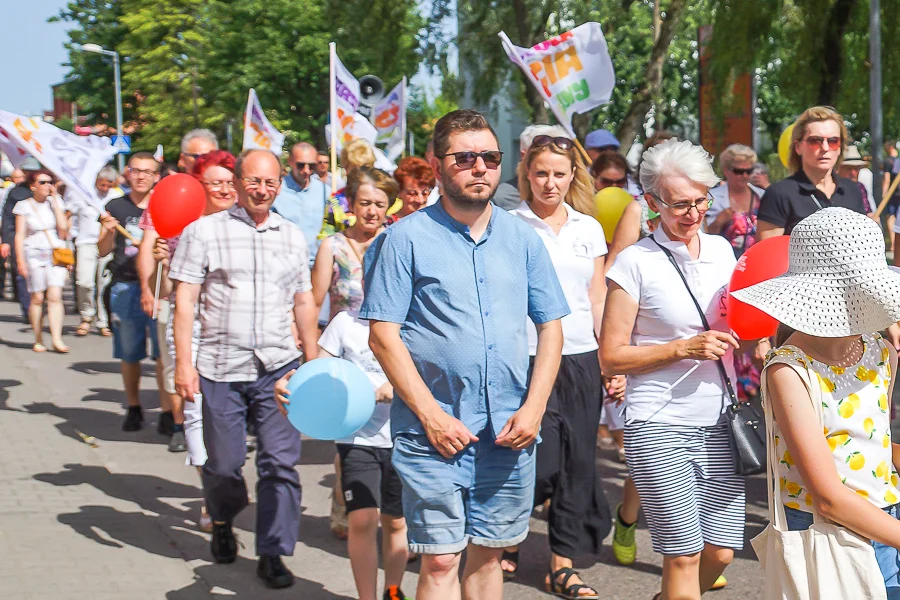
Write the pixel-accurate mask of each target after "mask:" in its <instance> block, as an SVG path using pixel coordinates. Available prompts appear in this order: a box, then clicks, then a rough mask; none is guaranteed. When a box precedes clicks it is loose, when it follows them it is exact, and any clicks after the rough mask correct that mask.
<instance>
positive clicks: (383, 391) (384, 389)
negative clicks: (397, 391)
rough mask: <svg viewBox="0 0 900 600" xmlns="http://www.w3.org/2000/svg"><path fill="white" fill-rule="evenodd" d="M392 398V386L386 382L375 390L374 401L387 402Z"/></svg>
mask: <svg viewBox="0 0 900 600" xmlns="http://www.w3.org/2000/svg"><path fill="white" fill-rule="evenodd" d="M393 399H394V386H392V385H391V384H390V383H386V384H384V385H383V386H381V387H380V388H378V389H377V390H375V402H383V403H384V404H389V403H390V402H391V401H392V400H393Z"/></svg>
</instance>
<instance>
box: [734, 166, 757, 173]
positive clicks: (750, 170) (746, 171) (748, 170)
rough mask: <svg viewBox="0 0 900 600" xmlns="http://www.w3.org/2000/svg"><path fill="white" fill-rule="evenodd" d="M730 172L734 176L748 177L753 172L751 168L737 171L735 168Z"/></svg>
mask: <svg viewBox="0 0 900 600" xmlns="http://www.w3.org/2000/svg"><path fill="white" fill-rule="evenodd" d="M731 172H732V173H734V174H735V175H749V174H750V173H752V172H753V167H750V168H749V169H738V168H736V167H732V168H731Z"/></svg>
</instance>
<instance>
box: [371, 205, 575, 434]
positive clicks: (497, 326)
mask: <svg viewBox="0 0 900 600" xmlns="http://www.w3.org/2000/svg"><path fill="white" fill-rule="evenodd" d="M568 313H569V307H568V305H567V304H566V299H565V296H564V295H563V292H562V289H561V287H560V285H559V281H558V280H557V278H556V272H555V270H554V269H553V263H551V262H550V256H549V255H548V254H547V250H546V248H545V247H544V244H543V243H542V242H541V240H540V238H539V237H538V236H537V234H536V233H535V232H534V231H533V230H532V229H531V228H530V227H529V226H528V225H527V224H526V223H525V222H523V221H522V220H521V219H519V218H517V217H514V216H512V215H510V214H509V213H507V212H505V211H503V210H500V209H498V208H496V207H494V209H493V211H492V213H491V220H490V223H489V225H488V227H487V230H486V231H485V233H484V235H482V237H481V239H480V240H478V241H477V242H475V241H474V240H473V239H472V237H471V236H470V235H469V228H468V226H466V225H463V224H462V223H459V222H458V221H456V220H454V219H453V218H452V217H451V216H450V215H449V214H447V211H446V210H444V207H443V204H442V203H441V202H438V203H437V204H435V205H433V206H429V207H427V208H425V209H422V210H420V211H418V212H416V213H414V214H412V215H409V216H408V217H405V218H403V219H401V220H400V221H399V222H398V223H396V224H394V225H391V226H390V227H388V228H387V230H385V232H384V233H383V234H381V235H380V236H379V237H378V238H376V239H375V241H374V242H373V243H372V246H371V247H370V248H369V250H368V252H366V256H365V299H364V301H363V305H362V309H361V312H360V317H361V318H363V319H369V320H374V321H388V322H391V323H400V324H401V325H402V327H401V329H400V335H401V338H402V340H403V342H404V344H406V347H407V348H408V349H409V352H410V354H411V355H412V358H413V361H414V362H415V364H416V368H417V370H418V371H419V375H421V377H422V379H423V380H424V381H425V384H426V385H427V386H428V388H429V389H430V390H431V393H432V394H433V395H434V398H435V400H437V402H438V404H440V406H441V408H443V409H444V411H445V412H447V413H448V414H451V415H453V416H454V417H456V418H457V419H459V420H460V421H462V422H463V424H465V425H466V427H468V428H469V430H470V431H471V432H472V433H474V434H475V435H479V432H481V431H482V430H483V429H484V428H485V427H486V426H488V425H489V426H490V427H491V428H492V429H493V432H494V435H497V434H498V433H499V432H500V430H501V429H502V428H503V426H504V425H505V424H506V422H507V420H509V418H510V417H511V416H512V414H513V413H514V412H515V411H516V410H518V409H519V407H521V406H522V403H523V402H524V400H525V395H526V380H527V374H528V336H527V334H526V331H525V323H526V319H525V317H526V316H528V317H530V318H531V320H532V321H533V322H535V323H546V322H548V321H553V320H555V319H560V318H562V317H564V316H565V315H567V314H568ZM399 400H401V401H397V400H396V399H395V401H394V402H393V403H392V406H391V430H392V434H393V435H394V436H396V435H398V434H400V433H424V429H423V428H422V424H421V423H420V422H419V420H418V419H417V418H416V416H415V414H413V412H412V411H411V410H410V409H409V407H408V406H407V405H406V404H405V403H404V402H402V398H399Z"/></svg>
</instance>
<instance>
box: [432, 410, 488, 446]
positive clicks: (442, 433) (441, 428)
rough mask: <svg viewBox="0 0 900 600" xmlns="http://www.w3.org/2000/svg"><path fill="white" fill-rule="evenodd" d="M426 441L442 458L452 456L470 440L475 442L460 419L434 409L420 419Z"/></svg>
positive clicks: (474, 437) (472, 435)
mask: <svg viewBox="0 0 900 600" xmlns="http://www.w3.org/2000/svg"><path fill="white" fill-rule="evenodd" d="M422 425H423V426H424V427H425V435H427V436H428V441H429V442H431V445H432V446H434V447H435V449H436V450H437V451H438V452H439V453H440V454H441V456H443V457H444V458H453V456H454V455H455V454H456V453H457V452H459V451H461V450H463V449H464V448H465V447H466V446H468V445H469V444H471V443H472V442H477V441H478V437H476V436H475V434H473V433H472V432H471V431H469V428H468V427H466V426H465V425H463V423H462V421H460V420H459V419H457V418H455V417H452V416H450V415H448V414H447V413H445V412H444V411H442V410H441V409H436V410H435V413H434V415H432V416H430V417H429V418H427V419H424V420H423V421H422Z"/></svg>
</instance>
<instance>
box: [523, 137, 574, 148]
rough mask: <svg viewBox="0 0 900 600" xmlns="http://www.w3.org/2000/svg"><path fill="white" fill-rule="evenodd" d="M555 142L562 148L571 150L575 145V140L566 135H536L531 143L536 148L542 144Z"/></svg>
mask: <svg viewBox="0 0 900 600" xmlns="http://www.w3.org/2000/svg"><path fill="white" fill-rule="evenodd" d="M550 144H553V145H554V146H556V147H557V148H559V149H560V150H571V149H572V147H573V146H574V145H575V142H573V141H572V140H570V139H569V138H565V137H554V136H552V135H536V136H534V139H533V140H532V141H531V145H532V146H534V147H535V148H540V147H542V146H549V145H550Z"/></svg>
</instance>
